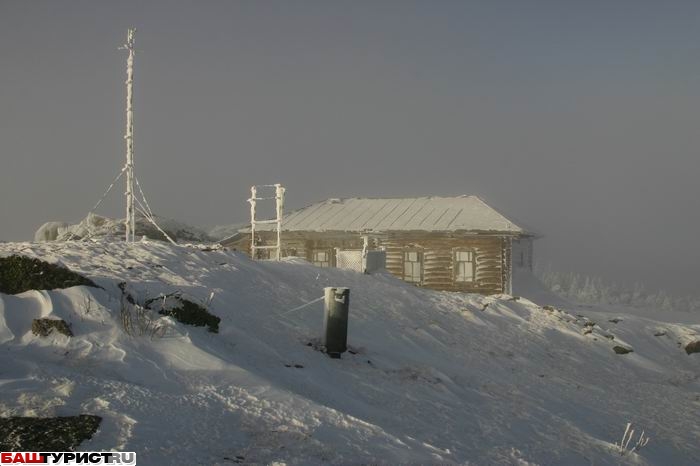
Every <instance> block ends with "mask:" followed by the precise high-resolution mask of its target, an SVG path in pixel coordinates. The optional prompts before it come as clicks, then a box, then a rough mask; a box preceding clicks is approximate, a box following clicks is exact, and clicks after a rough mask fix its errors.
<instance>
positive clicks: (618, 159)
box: [0, 0, 700, 294]
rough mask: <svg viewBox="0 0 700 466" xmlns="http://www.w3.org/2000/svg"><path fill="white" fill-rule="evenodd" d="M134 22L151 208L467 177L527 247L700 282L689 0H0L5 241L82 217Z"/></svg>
mask: <svg viewBox="0 0 700 466" xmlns="http://www.w3.org/2000/svg"><path fill="white" fill-rule="evenodd" d="M129 26H135V27H136V28H137V29H138V32H137V35H136V41H137V48H138V49H139V50H140V52H139V54H138V55H137V58H136V78H135V79H136V82H135V98H136V101H135V121H136V130H135V138H136V139H135V150H136V163H137V174H138V177H139V179H140V181H141V182H142V183H143V184H144V185H145V189H146V194H147V195H148V197H149V200H150V203H151V205H152V207H153V209H154V211H156V212H157V213H158V214H161V215H164V216H168V217H173V218H177V219H181V220H183V221H187V222H189V223H192V224H196V225H215V224H227V223H234V222H239V221H245V220H246V219H247V216H248V205H247V203H246V202H245V199H246V198H247V197H248V194H249V187H250V185H251V184H262V183H274V182H282V183H283V184H284V185H285V186H287V189H288V208H298V207H302V206H304V205H306V204H308V203H311V202H314V201H317V200H321V199H325V198H328V197H350V196H373V197H382V196H417V195H457V194H477V195H480V196H482V197H483V198H485V199H486V200H487V201H488V202H490V203H491V204H493V205H494V206H495V207H497V208H499V209H500V210H502V211H503V212H505V213H506V214H511V215H514V216H515V217H517V218H519V219H522V220H524V221H525V222H526V223H527V224H529V225H532V226H533V227H535V228H536V229H537V230H539V231H540V232H542V233H543V234H544V235H545V237H544V238H543V239H541V240H540V241H539V242H538V243H537V251H536V252H537V256H538V259H539V260H540V261H541V262H545V263H547V262H551V263H552V264H553V265H554V266H555V268H557V269H560V270H564V271H568V270H574V271H580V272H582V273H589V274H596V275H602V276H605V277H609V278H614V279H618V280H620V281H634V280H641V281H644V282H646V283H647V284H648V285H649V286H650V287H652V288H653V287H660V288H666V289H669V290H671V291H674V292H683V293H686V292H687V293H694V294H696V293H698V291H697V287H698V282H699V281H700V280H699V279H700V266H699V265H698V264H699V263H700V251H699V242H698V240H697V236H698V232H700V215H699V214H700V213H699V209H698V207H699V205H700V202H699V199H700V182H699V180H698V178H699V177H700V158H699V156H698V154H699V153H700V131H698V129H699V128H700V92H699V90H700V2H698V1H642V0H631V1H614V0H601V1H594V0H586V1H573V0H572V1H566V0H552V1H534V0H533V1H526V0H512V1H505V0H504V1H500V0H489V1H468V0H464V1H439V0H437V1H428V0H424V1H420V2H413V1H407V0H401V1H367V2H362V1H342V2H341V1H328V0H322V1H279V2H273V1H226V2H223V1H222V2H213V1H197V2H195V1H191V2H176V1H162V2H157V1H148V2H146V1H141V2H127V1H119V2H117V1H113V2H106V1H104V2H102V1H84V2H79V1H25V0H17V1H9V0H0V71H1V72H0V157H1V159H0V160H1V161H2V164H1V165H0V239H3V240H26V239H30V238H31V237H32V236H33V232H34V230H35V229H36V228H37V227H38V226H39V225H41V224H42V223H44V222H45V221H48V220H66V221H78V220H80V219H81V218H82V217H84V216H85V214H86V213H87V212H88V211H89V210H90V208H91V207H92V205H93V204H94V203H95V201H96V200H97V199H98V198H99V197H100V195H101V194H102V192H103V190H104V189H105V187H106V186H107V185H108V184H109V183H110V182H111V180H112V178H113V177H114V176H115V175H116V174H117V172H118V171H119V169H120V168H121V166H122V165H123V157H124V155H123V153H124V141H123V133H124V94H125V91H124V84H123V81H124V77H125V76H124V75H125V70H124V64H125V53H124V52H123V51H118V50H117V47H118V46H119V45H120V44H121V43H123V42H124V39H125V36H126V28H127V27H129ZM122 192H123V187H122V186H121V185H120V186H119V189H118V190H116V192H115V193H114V195H113V196H112V197H111V198H110V200H109V201H108V202H107V203H106V204H105V206H104V208H102V209H101V210H100V212H99V213H101V214H102V215H109V216H119V215H123V213H122V199H121V196H120V194H121V193H122Z"/></svg>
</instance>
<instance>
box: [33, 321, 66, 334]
mask: <svg viewBox="0 0 700 466" xmlns="http://www.w3.org/2000/svg"><path fill="white" fill-rule="evenodd" d="M54 329H55V330H56V331H57V332H58V333H61V334H63V335H65V336H67V337H72V336H73V332H72V331H71V329H70V327H69V326H68V324H67V323H66V321H65V320H62V319H34V320H32V333H33V334H34V335H37V336H40V337H48V336H49V334H51V331H52V330H54Z"/></svg>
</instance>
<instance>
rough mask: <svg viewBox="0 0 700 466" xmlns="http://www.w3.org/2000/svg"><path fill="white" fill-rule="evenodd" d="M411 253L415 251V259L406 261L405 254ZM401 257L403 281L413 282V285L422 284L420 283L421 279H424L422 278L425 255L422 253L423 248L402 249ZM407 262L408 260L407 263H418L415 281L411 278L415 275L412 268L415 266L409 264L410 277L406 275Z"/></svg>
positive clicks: (423, 276) (423, 275)
mask: <svg viewBox="0 0 700 466" xmlns="http://www.w3.org/2000/svg"><path fill="white" fill-rule="evenodd" d="M411 253H415V254H416V258H417V260H416V261H407V257H406V256H407V255H408V254H411ZM401 258H402V261H401V277H402V279H403V281H405V282H407V283H412V284H414V285H422V284H423V280H424V278H425V255H424V253H423V250H421V249H415V248H412V249H404V250H403V251H402V255H401ZM407 262H408V263H411V264H418V267H419V272H418V274H419V277H418V281H415V280H414V279H413V278H414V277H415V271H414V270H413V267H415V266H411V276H410V279H409V277H408V276H407V275H406V264H407Z"/></svg>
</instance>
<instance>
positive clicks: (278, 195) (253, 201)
mask: <svg viewBox="0 0 700 466" xmlns="http://www.w3.org/2000/svg"><path fill="white" fill-rule="evenodd" d="M258 188H275V195H274V196H273V197H258ZM285 191H286V189H285V188H284V187H283V186H282V185H281V184H279V183H277V184H264V185H257V186H251V187H250V199H248V202H249V203H250V234H251V241H250V255H251V257H252V258H253V259H257V252H258V250H259V249H274V250H275V258H276V259H277V260H280V259H281V258H282V215H283V214H284V192H285ZM273 199H274V200H275V212H276V214H277V217H276V218H273V219H271V220H256V219H255V216H256V207H257V202H258V201H266V200H273ZM266 223H267V224H274V225H275V230H276V233H277V244H275V245H264V246H258V245H257V244H255V232H256V226H257V225H261V224H266Z"/></svg>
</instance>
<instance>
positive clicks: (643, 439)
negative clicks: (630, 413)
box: [615, 422, 649, 456]
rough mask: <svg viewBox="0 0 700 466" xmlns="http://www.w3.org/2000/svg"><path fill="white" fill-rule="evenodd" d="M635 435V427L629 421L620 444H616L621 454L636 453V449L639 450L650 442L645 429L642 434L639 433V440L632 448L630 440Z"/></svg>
mask: <svg viewBox="0 0 700 466" xmlns="http://www.w3.org/2000/svg"><path fill="white" fill-rule="evenodd" d="M633 436H634V429H632V423H631V422H628V423H627V425H626V426H625V432H624V433H623V434H622V440H621V441H620V443H619V444H617V443H616V444H615V446H616V447H617V452H618V453H619V454H620V455H621V456H625V455H627V454H629V453H634V452H635V451H639V450H641V449H642V448H644V447H645V446H646V445H647V443H649V437H648V436H645V435H644V431H642V433H641V434H639V438H638V439H637V442H636V443H635V444H634V445H633V446H632V448H630V441H631V440H632V437H633Z"/></svg>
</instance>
